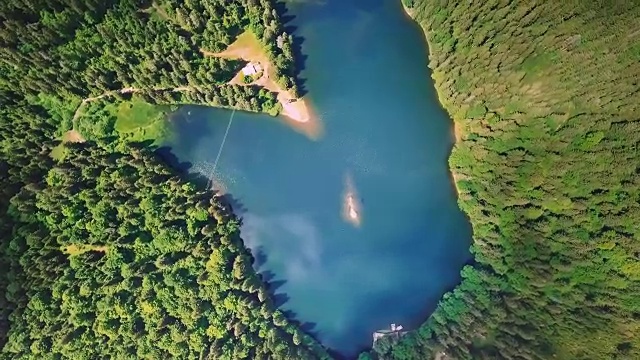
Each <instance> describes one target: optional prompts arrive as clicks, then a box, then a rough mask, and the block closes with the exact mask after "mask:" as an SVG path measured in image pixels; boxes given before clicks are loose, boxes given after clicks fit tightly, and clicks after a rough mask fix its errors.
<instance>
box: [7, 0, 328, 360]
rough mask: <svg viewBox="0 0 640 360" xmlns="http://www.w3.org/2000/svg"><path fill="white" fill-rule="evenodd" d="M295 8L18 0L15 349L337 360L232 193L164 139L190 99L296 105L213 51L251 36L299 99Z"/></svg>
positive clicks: (10, 43) (12, 258)
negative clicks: (271, 269) (191, 169)
mask: <svg viewBox="0 0 640 360" xmlns="http://www.w3.org/2000/svg"><path fill="white" fill-rule="evenodd" d="M277 9H280V10H277ZM282 9H283V8H282V6H281V5H279V4H276V3H275V2H273V1H270V0H231V1H230V0H224V1H223V0H217V1H216V0H208V1H197V0H191V1H184V2H183V1H172V0H153V1H138V0H107V1H97V0H89V1H78V0H46V1H44V0H27V1H24V0H23V1H17V0H16V1H11V0H10V1H3V2H2V3H0V20H1V24H2V25H0V45H1V46H0V267H1V268H2V269H3V272H2V274H0V349H1V350H0V358H2V359H59V358H83V359H131V358H152V359H168V358H176V359H323V358H328V355H327V353H326V351H325V350H324V349H323V348H322V347H321V346H320V345H319V344H318V343H317V342H316V341H315V340H314V339H313V338H312V337H311V336H309V335H307V334H305V333H304V332H303V331H302V330H301V329H300V327H299V326H298V324H297V323H295V322H293V321H292V320H290V319H289V317H288V316H287V315H286V314H285V313H284V312H282V311H281V310H279V309H278V308H277V305H278V304H277V303H276V301H275V298H274V296H273V295H272V294H271V292H270V291H269V289H268V284H266V283H265V282H264V281H263V279H262V277H261V276H260V275H259V274H257V273H256V272H255V270H254V268H253V266H252V264H253V261H254V258H253V256H252V254H251V252H250V250H249V249H247V248H246V247H245V246H244V244H243V242H242V239H241V238H240V235H239V226H240V223H241V220H240V219H238V218H236V217H235V216H234V215H233V213H232V211H231V209H230V207H229V206H228V205H227V203H226V202H225V201H224V200H223V199H222V198H221V197H220V196H218V195H216V194H214V193H212V192H211V191H209V190H206V189H204V188H202V187H200V186H199V185H197V184H196V183H192V182H190V181H188V180H186V179H184V178H183V176H181V175H182V174H180V173H178V172H177V171H174V170H173V169H171V168H170V167H169V166H168V165H167V163H166V162H165V160H163V158H162V157H161V156H160V155H159V154H157V153H156V152H155V151H154V148H153V147H149V146H148V144H149V141H151V142H153V141H157V140H158V139H159V138H160V137H162V136H163V134H164V133H165V132H166V129H165V127H164V124H165V123H166V120H165V115H166V114H167V113H169V112H171V111H172V109H174V106H176V105H179V104H185V103H191V104H200V105H215V106H223V107H230V108H237V109H242V110H249V111H261V112H272V113H273V112H274V110H275V111H277V110H278V108H277V107H278V103H277V101H276V95H275V94H274V93H271V92H270V91H267V90H265V89H262V88H259V87H257V86H241V85H231V84H227V83H228V82H229V80H230V79H231V78H232V77H233V76H235V74H236V73H237V72H238V71H239V69H240V68H241V67H242V66H243V65H244V64H243V62H242V61H240V60H227V59H223V58H218V57H211V56H206V55H205V52H211V51H220V50H222V49H224V48H225V47H226V46H228V45H229V44H230V43H231V42H232V41H233V40H234V39H235V37H236V36H237V35H238V34H240V33H241V32H243V31H252V32H254V34H255V35H256V36H257V37H258V39H259V40H260V41H261V44H262V45H263V46H264V47H265V50H266V53H267V54H268V56H269V57H270V58H271V59H272V60H273V62H274V67H275V70H274V71H275V74H276V76H277V79H276V81H278V82H279V83H280V86H282V87H284V88H285V89H288V90H289V91H290V92H291V93H296V92H297V91H298V90H297V79H296V76H295V69H294V68H293V66H294V62H293V60H292V58H293V53H292V51H293V50H292V44H291V42H292V41H293V39H292V37H291V35H289V34H287V33H286V32H285V31H284V25H283V23H282V21H281V16H282V13H281V11H282ZM279 11H280V12H279ZM278 44H280V46H278ZM140 128H144V129H145V130H144V131H139V129H140ZM69 130H73V131H69ZM74 132H75V133H74ZM78 134H79V135H78ZM61 140H64V141H65V142H66V144H61ZM141 142H144V143H141Z"/></svg>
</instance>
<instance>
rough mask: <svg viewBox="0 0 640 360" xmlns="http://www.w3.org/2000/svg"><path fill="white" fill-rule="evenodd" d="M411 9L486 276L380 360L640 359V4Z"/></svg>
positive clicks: (477, 275) (467, 275)
mask: <svg viewBox="0 0 640 360" xmlns="http://www.w3.org/2000/svg"><path fill="white" fill-rule="evenodd" d="M405 4H407V5H411V6H412V8H411V11H410V12H411V13H412V15H413V17H414V18H415V19H416V20H417V21H418V22H419V24H420V25H421V26H422V27H423V29H424V30H425V33H426V36H427V39H428V41H429V44H430V53H431V56H430V64H429V66H430V67H431V68H432V69H433V77H434V79H435V81H436V87H437V90H438V93H439V96H440V100H441V102H442V103H443V105H444V107H445V108H446V109H447V110H448V112H449V113H450V114H451V116H452V117H453V119H454V121H455V123H456V128H457V130H458V135H459V137H460V138H461V139H460V140H459V141H458V142H457V144H456V145H455V148H454V150H453V153H452V155H451V158H450V161H449V162H450V165H451V170H452V172H453V173H454V174H455V175H456V177H457V179H458V181H457V185H458V188H459V190H460V199H459V203H460V206H461V208H462V209H463V210H464V211H465V212H466V213H467V214H468V216H469V218H470V220H471V223H472V225H473V229H474V244H473V247H472V251H473V254H474V256H475V260H476V262H477V263H476V264H475V265H474V266H473V267H467V268H465V269H464V270H463V271H462V275H463V278H464V280H463V282H462V284H461V285H460V286H458V287H457V288H456V289H455V290H454V291H453V292H451V293H449V294H447V295H446V296H445V297H444V299H443V300H442V301H441V303H440V305H439V307H438V309H437V310H436V312H435V313H434V314H433V315H432V316H431V317H430V318H429V319H428V320H427V322H426V323H425V324H424V325H423V326H422V327H421V328H420V329H419V330H418V331H417V332H415V333H414V334H412V335H410V336H407V337H405V338H404V340H403V341H401V342H400V343H398V344H390V343H388V342H378V343H377V346H376V349H375V350H376V353H377V355H379V356H380V357H382V358H385V359H386V358H393V359H429V358H435V359H638V358H640V337H639V336H638V334H640V297H639V296H638V294H640V227H639V226H638V224H639V223H640V204H639V203H640V153H639V148H638V144H639V142H640V23H639V22H638V19H640V4H639V3H638V2H637V1H595V0H587V1H578V0H575V1H509V0H489V1H475V2H470V1H436V0H413V1H405ZM363 357H366V356H365V355H363Z"/></svg>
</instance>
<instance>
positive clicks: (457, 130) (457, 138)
mask: <svg viewBox="0 0 640 360" xmlns="http://www.w3.org/2000/svg"><path fill="white" fill-rule="evenodd" d="M400 4H401V5H402V9H403V10H404V13H405V15H407V16H408V17H409V18H410V19H411V20H413V21H414V22H415V23H416V24H417V25H418V26H419V27H420V29H421V31H422V34H423V38H424V41H425V42H426V43H427V48H428V51H429V58H431V57H432V56H433V53H432V52H431V49H432V47H431V43H430V42H429V37H428V36H427V29H425V28H424V27H422V25H421V24H420V22H418V21H417V20H416V19H415V18H414V11H413V10H412V9H410V8H409V7H408V6H406V5H405V4H404V2H402V0H400ZM431 71H433V69H432V70H431ZM434 87H435V89H436V94H437V95H438V102H440V105H441V106H442V107H443V108H444V109H445V110H447V108H446V106H445V105H444V102H443V101H442V97H441V91H440V89H439V88H438V83H437V82H435V81H434ZM447 114H448V115H449V117H450V119H451V122H452V124H453V126H452V129H451V132H452V137H453V139H454V146H455V144H457V143H460V142H461V141H462V137H463V132H462V124H460V123H459V122H458V121H456V120H455V119H453V118H452V117H451V114H449V111H447ZM449 173H450V174H451V181H452V183H453V187H454V189H455V192H456V196H457V197H458V198H459V197H460V187H458V182H459V181H460V180H462V176H461V174H458V173H456V172H455V171H454V170H453V169H452V168H451V167H449Z"/></svg>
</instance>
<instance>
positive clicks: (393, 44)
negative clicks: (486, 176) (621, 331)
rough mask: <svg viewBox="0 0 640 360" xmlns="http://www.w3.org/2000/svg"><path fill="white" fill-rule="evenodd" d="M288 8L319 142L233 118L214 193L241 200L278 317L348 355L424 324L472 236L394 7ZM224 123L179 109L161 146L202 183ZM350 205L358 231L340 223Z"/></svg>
mask: <svg viewBox="0 0 640 360" xmlns="http://www.w3.org/2000/svg"><path fill="white" fill-rule="evenodd" d="M290 8H291V10H292V13H293V15H295V19H294V20H293V22H292V25H293V26H296V27H297V29H296V34H297V35H299V36H302V37H304V43H303V49H302V50H303V53H304V54H305V55H306V56H307V60H306V68H305V71H304V72H303V77H305V78H306V83H305V87H306V88H307V90H308V95H307V96H308V97H309V98H310V100H311V101H312V103H313V104H314V108H315V110H316V113H317V114H318V118H319V119H320V120H321V121H322V127H323V131H324V134H323V136H322V137H321V138H319V139H318V140H317V141H313V140H311V139H309V138H308V137H306V136H305V135H303V134H301V133H299V132H297V131H295V130H294V129H291V127H290V126H289V125H288V124H287V123H286V122H283V121H279V120H277V119H274V118H271V117H269V116H266V115H257V114H248V113H243V112H237V113H236V115H235V118H234V122H233V126H232V127H231V128H230V130H229V133H228V137H227V140H226V143H225V147H224V150H223V152H222V153H221V156H220V159H219V163H218V165H217V168H216V171H215V174H214V176H213V183H214V184H215V186H216V188H222V189H223V190H224V191H226V192H229V193H230V194H232V195H233V197H234V198H236V199H239V201H240V202H241V203H242V206H240V207H237V208H236V210H237V211H239V212H240V215H241V216H242V218H243V226H242V237H243V238H244V240H245V242H246V243H247V245H248V246H250V247H251V248H252V249H253V251H254V255H255V256H256V258H257V262H256V267H257V270H258V271H259V272H262V273H265V274H271V276H270V277H271V278H272V279H271V282H272V283H274V284H276V285H277V286H274V287H273V290H274V291H275V292H276V293H277V295H278V299H280V300H281V302H282V303H283V305H282V306H283V308H284V309H286V310H290V311H291V313H292V315H295V316H296V319H297V320H299V321H300V322H303V323H305V324H306V325H307V327H306V328H307V329H311V332H312V333H314V334H315V335H316V336H317V337H318V338H319V339H320V340H321V341H322V342H323V343H324V344H325V345H327V346H328V347H330V348H333V349H336V350H338V351H340V352H342V353H344V354H347V355H353V354H355V353H357V351H358V350H360V349H362V348H364V347H368V346H370V345H371V340H372V333H373V332H374V331H375V330H377V329H381V328H387V327H388V326H389V324H391V323H397V324H401V325H403V326H404V327H405V328H411V327H415V326H416V325H418V324H419V323H420V322H422V321H423V320H424V319H425V318H426V317H427V316H428V314H429V313H430V311H432V310H433V308H434V306H435V304H436V303H437V301H438V299H439V298H440V297H441V296H442V294H443V293H444V292H445V291H446V290H448V289H450V288H451V287H452V286H454V285H455V284H456V282H457V281H458V273H459V271H460V268H461V267H462V265H463V264H464V262H465V261H467V260H468V259H469V254H468V250H467V249H468V246H469V242H470V228H469V225H468V223H467V221H466V219H465V217H464V216H463V214H462V213H461V212H460V211H459V209H458V208H457V205H456V199H455V197H454V193H453V191H452V184H451V182H450V177H449V173H448V169H447V158H448V156H449V153H450V150H451V145H452V139H451V136H450V133H451V132H450V126H451V121H450V120H449V119H448V118H447V116H446V114H445V113H444V112H443V110H442V109H441V108H440V106H439V104H438V103H437V99H436V95H435V93H434V90H433V86H432V84H429V83H428V80H429V79H430V74H429V72H428V69H427V67H426V62H427V59H426V53H427V49H426V48H425V45H424V44H423V40H422V34H421V33H420V30H419V29H418V28H417V27H416V26H415V24H412V23H411V22H409V21H408V20H407V19H406V17H405V16H404V14H402V10H401V8H400V4H399V1H396V0H366V1H364V0H327V1H325V2H323V3H321V4H316V3H315V2H314V3H308V2H303V3H296V4H293V5H291V6H290ZM229 116H230V111H227V110H221V109H208V108H199V107H185V108H184V109H182V110H181V111H180V112H179V113H178V114H177V116H176V117H175V119H174V120H173V122H172V124H173V126H174V131H175V136H174V138H173V139H172V140H171V143H170V144H168V145H170V146H171V147H172V148H173V151H174V153H175V154H176V156H177V157H178V158H179V159H180V160H181V161H185V162H190V163H191V164H193V166H192V168H191V170H192V171H194V172H198V173H201V174H210V173H211V172H212V170H213V169H212V168H213V164H214V162H215V158H216V155H217V153H218V150H219V148H220V145H221V143H222V140H223V136H224V133H225V130H226V127H227V124H228V119H229ZM349 195H352V200H353V205H354V208H356V207H357V209H356V211H357V215H358V218H359V221H358V224H359V226H354V223H353V222H350V221H345V215H346V219H347V220H348V219H350V218H351V217H350V216H349V213H350V212H349V211H348V210H349V209H348V207H349V206H346V207H347V209H345V204H346V205H348V199H349ZM345 210H347V211H346V213H345Z"/></svg>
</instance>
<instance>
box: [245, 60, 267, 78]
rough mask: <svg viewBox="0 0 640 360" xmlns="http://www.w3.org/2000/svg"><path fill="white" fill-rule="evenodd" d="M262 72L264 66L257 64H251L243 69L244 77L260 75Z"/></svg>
mask: <svg viewBox="0 0 640 360" xmlns="http://www.w3.org/2000/svg"><path fill="white" fill-rule="evenodd" d="M260 72H262V66H260V63H257V62H255V63H254V62H250V63H248V64H247V65H246V66H245V67H244V68H242V73H243V74H244V76H253V75H255V74H259V73H260Z"/></svg>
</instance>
